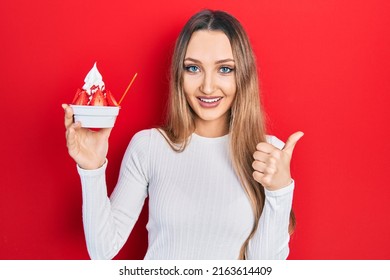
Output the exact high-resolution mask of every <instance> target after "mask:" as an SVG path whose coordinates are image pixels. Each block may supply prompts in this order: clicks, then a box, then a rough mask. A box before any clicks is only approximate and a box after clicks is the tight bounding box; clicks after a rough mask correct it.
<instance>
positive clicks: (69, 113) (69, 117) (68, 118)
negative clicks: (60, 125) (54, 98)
mask: <svg viewBox="0 0 390 280" xmlns="http://www.w3.org/2000/svg"><path fill="white" fill-rule="evenodd" d="M62 108H63V109H64V111H65V122H64V123H65V128H69V127H70V126H71V125H72V123H73V110H72V108H71V107H70V106H69V105H67V104H62Z"/></svg>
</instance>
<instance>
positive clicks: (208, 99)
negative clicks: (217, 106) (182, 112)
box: [198, 97, 222, 104]
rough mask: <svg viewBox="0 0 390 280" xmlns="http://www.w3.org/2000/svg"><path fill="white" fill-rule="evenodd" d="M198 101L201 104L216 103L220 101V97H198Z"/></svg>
mask: <svg viewBox="0 0 390 280" xmlns="http://www.w3.org/2000/svg"><path fill="white" fill-rule="evenodd" d="M198 99H199V100H200V101H202V102H205V103H209V104H211V103H215V102H218V101H219V100H221V99H222V97H215V98H203V97H198Z"/></svg>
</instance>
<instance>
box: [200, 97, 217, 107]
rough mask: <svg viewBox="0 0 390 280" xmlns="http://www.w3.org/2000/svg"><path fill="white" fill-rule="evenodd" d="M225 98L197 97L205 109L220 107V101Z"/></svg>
mask: <svg viewBox="0 0 390 280" xmlns="http://www.w3.org/2000/svg"><path fill="white" fill-rule="evenodd" d="M222 98H223V97H220V96H219V97H214V96H207V97H197V99H198V100H199V104H200V106H202V107H204V108H213V107H216V106H218V105H219V103H220V101H221V100H222Z"/></svg>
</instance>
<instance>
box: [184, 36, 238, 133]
mask: <svg viewBox="0 0 390 280" xmlns="http://www.w3.org/2000/svg"><path fill="white" fill-rule="evenodd" d="M234 71H235V62H234V58H233V53H232V48H231V45H230V42H229V39H228V38H227V36H226V35H225V34H224V33H223V32H222V31H209V30H200V31H196V32H194V33H193V34H192V36H191V39H190V41H189V43H188V47H187V52H186V55H185V59H184V74H183V84H184V92H185V94H186V98H187V102H188V103H189V105H190V106H191V108H192V109H193V111H194V112H195V113H196V119H195V125H196V130H197V131H205V130H206V131H207V130H218V131H221V132H222V131H223V133H225V134H226V133H227V132H228V118H229V114H230V112H229V110H230V108H231V106H232V103H233V101H234V97H235V95H236V79H235V74H234Z"/></svg>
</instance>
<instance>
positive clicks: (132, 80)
mask: <svg viewBox="0 0 390 280" xmlns="http://www.w3.org/2000/svg"><path fill="white" fill-rule="evenodd" d="M137 75H138V73H135V75H134V77H133V79H131V82H130V84H129V85H128V86H127V89H126V91H125V93H124V94H123V95H122V97H121V99H120V100H119V102H118V104H119V105H120V104H121V102H122V100H123V98H125V96H126V94H127V92H128V91H129V89H130V87H131V85H132V84H133V82H134V80H135V78H136V77H137Z"/></svg>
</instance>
